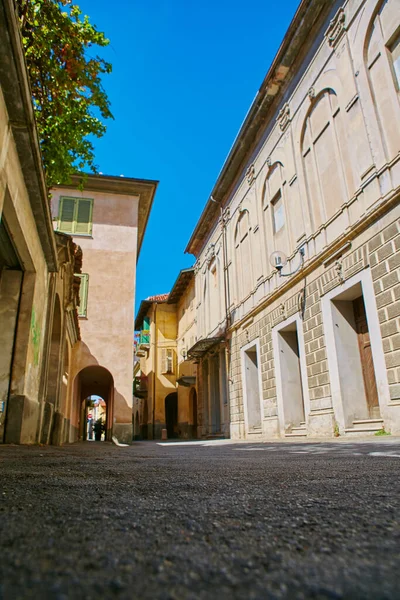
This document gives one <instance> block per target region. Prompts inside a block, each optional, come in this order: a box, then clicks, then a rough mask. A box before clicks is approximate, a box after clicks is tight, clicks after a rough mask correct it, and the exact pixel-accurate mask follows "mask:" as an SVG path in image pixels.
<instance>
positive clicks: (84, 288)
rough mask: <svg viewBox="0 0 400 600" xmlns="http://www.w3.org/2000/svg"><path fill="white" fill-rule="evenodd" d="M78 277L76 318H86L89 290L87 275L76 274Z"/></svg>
mask: <svg viewBox="0 0 400 600" xmlns="http://www.w3.org/2000/svg"><path fill="white" fill-rule="evenodd" d="M76 277H79V279H80V280H81V284H80V286H79V306H78V317H86V316H87V300H88V290H89V275H88V273H79V274H76Z"/></svg>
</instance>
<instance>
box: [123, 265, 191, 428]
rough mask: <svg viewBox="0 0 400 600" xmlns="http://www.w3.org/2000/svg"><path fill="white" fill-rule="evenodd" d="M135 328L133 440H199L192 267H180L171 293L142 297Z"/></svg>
mask: <svg viewBox="0 0 400 600" xmlns="http://www.w3.org/2000/svg"><path fill="white" fill-rule="evenodd" d="M135 326H136V330H137V337H136V343H135V348H136V350H135V356H136V361H137V362H136V365H135V392H134V395H135V398H134V411H133V412H134V431H135V438H136V439H160V438H162V437H164V438H165V437H166V438H167V439H175V438H180V439H193V438H197V436H198V432H199V427H198V421H197V415H198V407H197V368H196V365H194V364H193V362H192V361H190V360H188V354H187V350H188V347H189V346H192V345H193V344H194V343H195V341H196V306H195V285H194V269H192V268H191V269H183V270H182V271H181V272H180V273H179V276H178V278H177V280H176V282H175V284H174V286H173V288H172V290H171V292H170V293H169V294H161V295H159V296H151V297H149V298H147V299H146V300H143V301H142V302H141V304H140V307H139V311H138V314H137V316H136V321H135ZM163 430H164V431H163Z"/></svg>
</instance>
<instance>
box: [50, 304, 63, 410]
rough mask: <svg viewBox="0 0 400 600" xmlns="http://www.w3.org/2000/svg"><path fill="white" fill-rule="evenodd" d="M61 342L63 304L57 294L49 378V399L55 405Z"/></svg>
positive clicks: (51, 339)
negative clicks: (61, 304)
mask: <svg viewBox="0 0 400 600" xmlns="http://www.w3.org/2000/svg"><path fill="white" fill-rule="evenodd" d="M60 344H61V306H60V298H59V296H58V294H56V297H55V301H54V313H53V326H52V329H51V338H50V356H49V370H48V379H47V401H48V402H50V403H51V404H53V406H54V407H55V406H56V404H57V400H58V391H59V372H60Z"/></svg>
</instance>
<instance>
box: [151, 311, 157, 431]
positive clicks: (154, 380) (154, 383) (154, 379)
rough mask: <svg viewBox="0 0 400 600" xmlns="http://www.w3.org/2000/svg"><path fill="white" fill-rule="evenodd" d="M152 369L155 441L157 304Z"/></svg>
mask: <svg viewBox="0 0 400 600" xmlns="http://www.w3.org/2000/svg"><path fill="white" fill-rule="evenodd" d="M154 348H155V350H154V369H153V408H152V413H153V440H154V439H155V428H156V427H155V411H156V382H157V376H156V374H157V354H158V348H157V302H156V303H155V305H154Z"/></svg>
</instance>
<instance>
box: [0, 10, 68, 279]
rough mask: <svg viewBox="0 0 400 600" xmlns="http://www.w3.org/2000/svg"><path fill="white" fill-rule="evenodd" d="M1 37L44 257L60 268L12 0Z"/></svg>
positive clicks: (5, 83)
mask: <svg viewBox="0 0 400 600" xmlns="http://www.w3.org/2000/svg"><path fill="white" fill-rule="evenodd" d="M0 39H1V41H2V43H1V47H0V84H1V89H2V92H3V95H4V99H5V103H6V106H7V112H8V117H9V124H10V128H11V131H12V136H13V139H14V142H15V147H16V150H17V154H18V158H19V163H20V166H21V170H22V174H23V178H24V182H25V186H26V189H27V192H28V197H29V202H30V205H31V207H32V212H33V215H34V219H35V223H36V227H37V230H38V234H39V239H40V243H41V246H42V250H43V254H44V257H45V261H46V264H47V266H48V268H49V270H50V271H57V250H56V243H55V239H54V235H53V225H52V219H51V212H50V204H49V199H48V193H47V187H46V182H45V178H44V171H43V162H42V155H41V151H40V146H39V139H38V135H37V130H36V122H35V117H34V112H33V106H32V93H31V88H30V83H29V79H28V72H27V67H26V63H25V56H24V52H23V48H22V39H21V32H20V29H19V26H18V22H17V16H16V11H15V4H14V2H13V0H4V1H3V2H2V3H1V7H0Z"/></svg>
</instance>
